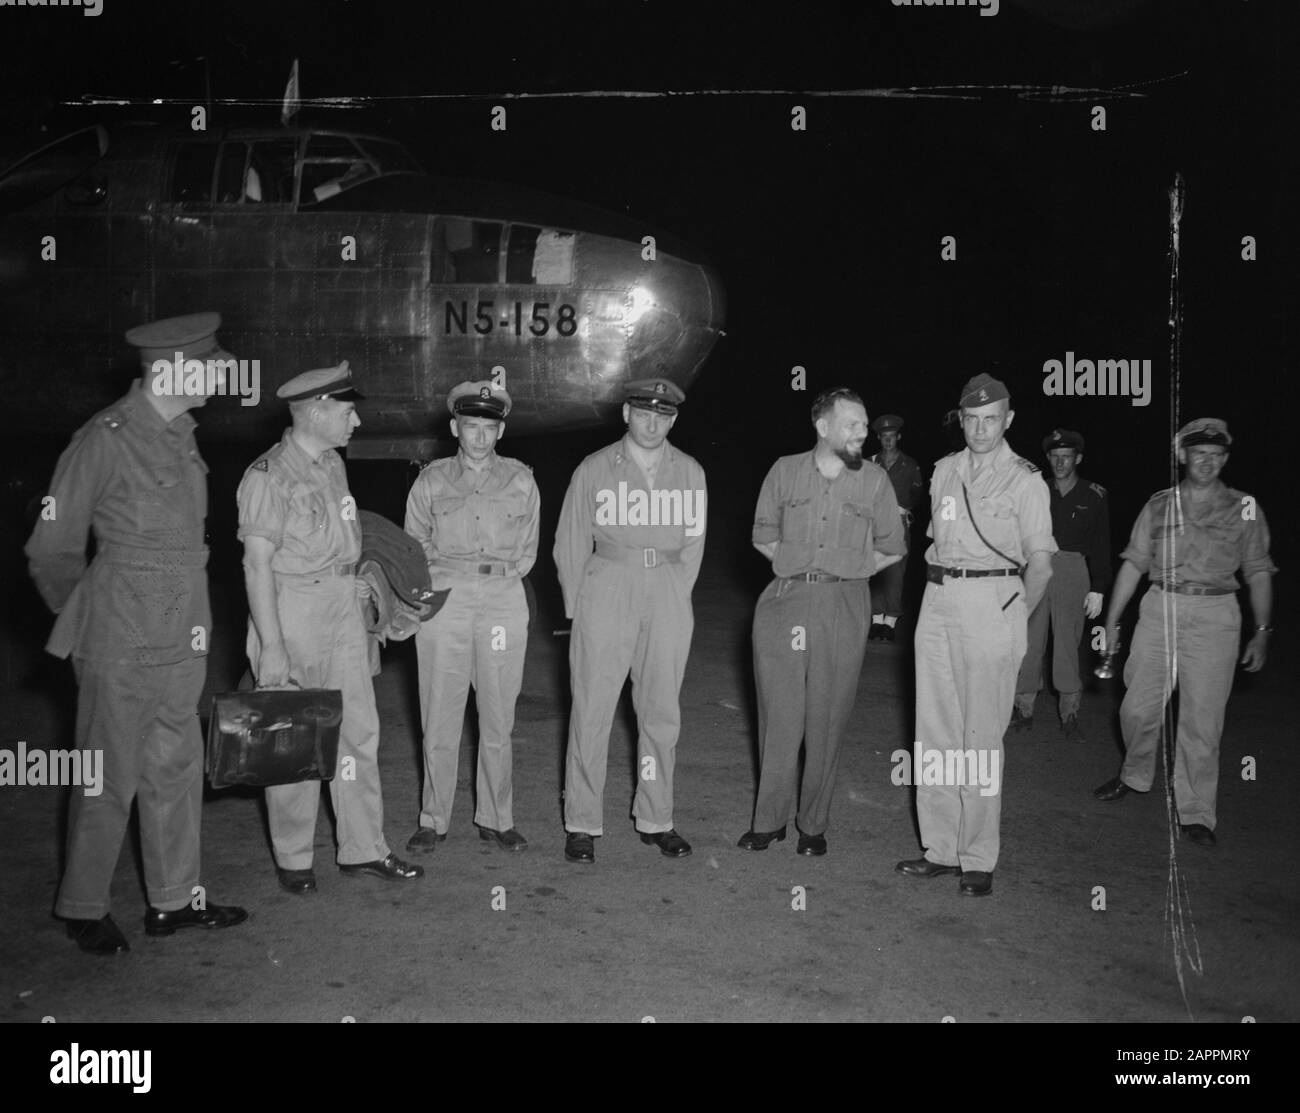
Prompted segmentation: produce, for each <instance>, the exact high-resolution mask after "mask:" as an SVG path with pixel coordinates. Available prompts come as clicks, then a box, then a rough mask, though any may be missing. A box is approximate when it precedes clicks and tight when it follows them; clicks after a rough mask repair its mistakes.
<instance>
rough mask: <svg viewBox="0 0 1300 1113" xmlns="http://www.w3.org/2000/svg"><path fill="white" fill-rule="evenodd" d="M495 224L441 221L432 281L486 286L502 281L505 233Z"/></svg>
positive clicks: (493, 222)
mask: <svg viewBox="0 0 1300 1113" xmlns="http://www.w3.org/2000/svg"><path fill="white" fill-rule="evenodd" d="M503 227H504V226H503V225H501V224H498V223H497V222H495V221H488V220H465V219H463V218H461V217H455V216H452V217H440V218H439V220H438V225H437V231H436V234H435V237H434V250H433V256H434V258H433V267H432V269H431V275H430V277H431V281H433V282H461V283H472V284H474V285H482V284H484V283H495V282H498V281H500V278H499V275H498V272H497V261H498V259H500V257H501V229H502V228H503Z"/></svg>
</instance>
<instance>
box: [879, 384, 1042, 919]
mask: <svg viewBox="0 0 1300 1113" xmlns="http://www.w3.org/2000/svg"><path fill="white" fill-rule="evenodd" d="M1014 417H1015V412H1014V411H1013V410H1012V409H1011V396H1010V394H1009V393H1008V392H1007V388H1006V387H1005V386H1004V385H1003V384H1002V383H1001V382H999V381H998V380H997V379H994V378H993V377H992V376H990V375H977V376H976V377H975V378H973V379H971V380H970V381H969V382H968V383H967V384H966V386H965V388H964V389H963V390H962V393H961V423H962V431H963V434H964V435H965V438H966V448H965V450H964V451H962V452H954V453H953V454H952V455H950V456H945V457H944V458H943V459H942V460H940V461H939V463H937V464H936V465H935V468H934V475H933V476H932V477H931V479H930V527H929V529H928V531H927V533H928V535H929V536H930V537H931V538H932V539H933V544H932V545H931V546H930V548H929V549H928V550H926V554H925V559H926V563H927V566H928V567H927V571H926V579H927V581H928V582H927V583H926V587H925V596H924V598H923V599H922V602H921V616H920V619H919V620H918V622H917V627H916V650H915V652H916V749H915V753H914V759H913V773H912V776H913V781H914V783H915V785H916V812H917V818H918V820H919V822H920V828H921V842H922V843H923V844H924V846H925V856H924V857H923V858H917V859H912V860H909V861H903V862H899V863H898V865H897V866H896V867H895V869H896V870H897V872H899V873H902V874H906V875H907V876H910V877H940V876H944V875H951V874H960V875H961V882H960V887H959V888H960V892H961V893H962V894H964V895H966V896H987V895H988V894H989V893H991V892H992V891H993V870H994V867H995V866H996V865H997V859H998V834H999V832H998V828H999V822H1000V819H1001V812H1002V772H1003V770H1002V759H1003V749H1002V735H1003V732H1004V731H1005V730H1006V726H1007V721H1008V720H1009V719H1010V718H1011V707H1012V702H1013V700H1014V698H1015V692H1016V676H1017V674H1018V672H1019V670H1020V662H1021V660H1022V659H1023V658H1024V655H1025V638H1026V631H1025V623H1026V618H1027V616H1028V615H1029V614H1030V613H1031V612H1032V611H1033V609H1034V608H1035V607H1036V606H1037V605H1038V602H1039V600H1040V599H1041V598H1042V597H1043V591H1044V590H1045V589H1046V587H1047V582H1048V580H1049V579H1050V578H1051V575H1052V564H1051V558H1052V553H1054V552H1055V551H1056V542H1055V541H1054V540H1053V539H1052V518H1051V511H1050V508H1049V501H1048V495H1047V487H1046V485H1045V484H1044V483H1043V481H1042V479H1041V477H1040V476H1039V474H1038V468H1036V467H1035V466H1034V465H1033V464H1031V463H1030V462H1029V461H1028V460H1025V459H1022V458H1021V457H1019V456H1017V455H1016V454H1015V453H1014V452H1013V451H1012V450H1011V446H1010V445H1009V444H1007V442H1006V440H1005V439H1004V438H1005V434H1006V431H1007V429H1008V428H1009V427H1010V426H1011V422H1012V420H1013V419H1014ZM1022 568H1023V569H1024V571H1023V573H1022V572H1021V569H1022ZM927 751H929V752H930V753H931V754H933V755H934V756H933V758H931V759H929V760H927V759H926V757H925V755H926V752H927ZM936 767H937V770H938V775H936V773H935V770H936Z"/></svg>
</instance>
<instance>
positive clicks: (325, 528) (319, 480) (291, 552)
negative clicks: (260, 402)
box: [235, 429, 361, 576]
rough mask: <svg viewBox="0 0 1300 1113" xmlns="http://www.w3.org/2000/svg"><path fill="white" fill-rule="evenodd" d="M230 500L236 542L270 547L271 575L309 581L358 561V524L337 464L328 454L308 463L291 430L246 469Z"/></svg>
mask: <svg viewBox="0 0 1300 1113" xmlns="http://www.w3.org/2000/svg"><path fill="white" fill-rule="evenodd" d="M235 498H236V499H238V501H239V533H238V535H237V536H238V537H239V539H240V540H241V541H242V540H243V539H244V538H245V537H265V538H266V539H267V540H268V541H270V542H271V543H272V544H273V545H274V546H275V555H274V556H273V557H272V558H271V570H272V571H274V572H279V573H280V574H281V575H288V576H305V575H313V574H315V573H319V572H327V571H330V570H331V568H332V567H333V566H334V565H338V564H355V563H356V561H357V559H358V558H359V557H360V556H361V523H360V521H359V520H358V516H357V507H356V502H355V501H354V500H353V498H352V496H351V494H349V493H348V475H347V469H346V468H345V467H344V466H343V458H342V457H341V456H340V455H339V454H338V453H337V452H335V451H334V449H332V448H330V449H326V450H325V451H324V452H322V453H321V454H320V457H319V458H318V459H316V460H313V459H312V458H311V457H310V456H309V455H308V454H307V453H306V452H305V451H304V450H303V449H302V447H301V446H300V445H299V444H298V442H297V441H295V440H294V439H293V430H292V429H286V430H285V431H284V436H283V437H281V438H280V443H279V444H277V445H275V446H274V447H273V448H268V449H267V450H266V451H265V452H263V453H262V455H261V456H259V457H258V458H257V459H256V460H254V461H253V463H252V464H250V465H249V467H248V470H247V471H246V472H244V478H243V479H242V480H241V481H240V484H239V490H238V491H237V492H236V493H235Z"/></svg>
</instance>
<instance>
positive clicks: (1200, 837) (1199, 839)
mask: <svg viewBox="0 0 1300 1113" xmlns="http://www.w3.org/2000/svg"><path fill="white" fill-rule="evenodd" d="M1178 829H1179V830H1180V831H1182V833H1183V835H1184V836H1185V837H1186V838H1188V839H1190V840H1191V841H1192V842H1194V843H1195V844H1196V845H1197V846H1216V845H1218V841H1219V840H1218V839H1216V838H1215V837H1214V832H1213V831H1211V830H1210V829H1209V828H1208V827H1207V826H1205V824H1204V823H1180V824H1179V825H1178Z"/></svg>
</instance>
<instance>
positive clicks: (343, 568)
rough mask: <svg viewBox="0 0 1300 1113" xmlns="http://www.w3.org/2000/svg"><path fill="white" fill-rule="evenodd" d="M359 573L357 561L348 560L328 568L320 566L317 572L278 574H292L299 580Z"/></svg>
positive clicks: (285, 573)
mask: <svg viewBox="0 0 1300 1113" xmlns="http://www.w3.org/2000/svg"><path fill="white" fill-rule="evenodd" d="M356 574H357V565H356V561H348V562H347V563H346V564H331V565H329V566H328V567H326V568H319V569H317V570H316V571H315V572H277V573H276V575H277V576H292V577H293V578H294V579H299V580H324V579H328V578H329V577H331V576H340V577H342V576H355V575H356Z"/></svg>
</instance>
